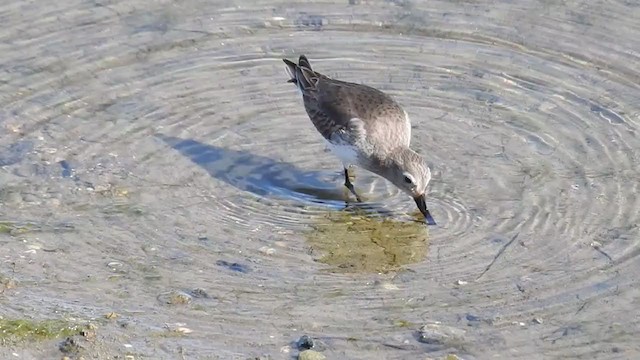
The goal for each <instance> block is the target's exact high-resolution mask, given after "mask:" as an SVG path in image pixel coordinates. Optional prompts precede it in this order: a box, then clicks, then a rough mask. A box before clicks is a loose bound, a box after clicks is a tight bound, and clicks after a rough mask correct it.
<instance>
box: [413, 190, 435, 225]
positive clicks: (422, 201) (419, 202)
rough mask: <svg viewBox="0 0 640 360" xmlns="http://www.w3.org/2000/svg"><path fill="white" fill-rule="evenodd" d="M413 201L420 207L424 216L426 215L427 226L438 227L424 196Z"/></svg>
mask: <svg viewBox="0 0 640 360" xmlns="http://www.w3.org/2000/svg"><path fill="white" fill-rule="evenodd" d="M413 200H415V202H416V205H418V209H419V210H420V212H421V213H422V215H424V221H425V222H426V223H427V225H436V221H435V220H434V219H433V216H431V213H430V212H429V209H427V202H426V200H425V198H424V194H422V195H420V196H416V197H414V198H413Z"/></svg>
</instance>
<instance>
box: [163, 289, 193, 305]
mask: <svg viewBox="0 0 640 360" xmlns="http://www.w3.org/2000/svg"><path fill="white" fill-rule="evenodd" d="M158 300H159V301H160V302H161V303H164V304H168V305H185V304H189V303H191V301H192V300H193V297H192V296H191V295H189V294H187V293H185V292H183V291H169V292H167V293H162V294H160V295H158Z"/></svg>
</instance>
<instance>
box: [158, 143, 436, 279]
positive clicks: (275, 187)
mask: <svg viewBox="0 0 640 360" xmlns="http://www.w3.org/2000/svg"><path fill="white" fill-rule="evenodd" d="M156 136H157V137H158V138H159V139H161V140H162V141H163V142H165V143H166V144H167V145H169V146H171V147H172V148H173V149H175V150H177V151H179V152H180V153H181V154H182V155H184V156H185V157H187V158H189V159H190V160H191V161H192V162H194V163H195V164H197V165H198V166H200V167H202V168H203V169H205V170H206V171H207V172H208V173H209V174H210V175H211V176H212V177H214V178H216V179H219V180H222V181H224V182H225V183H227V184H229V185H232V186H234V187H236V188H238V189H241V190H243V191H248V192H251V193H253V194H255V195H257V196H261V197H276V198H286V199H292V200H294V201H298V202H308V203H309V202H310V203H312V204H323V205H325V206H326V205H329V206H332V207H334V208H338V209H344V210H346V212H343V211H330V212H327V213H326V214H324V215H322V216H320V217H318V218H316V219H315V220H314V221H313V223H312V224H311V230H310V231H308V232H306V235H307V236H306V237H307V240H308V241H309V243H310V245H311V246H312V247H313V248H314V249H316V250H318V253H319V254H322V255H321V256H320V257H319V258H318V259H317V260H318V261H319V262H322V263H325V264H327V265H329V266H330V269H328V271H332V272H380V271H382V272H385V271H390V270H395V269H398V268H400V267H402V266H404V265H406V264H410V263H415V262H419V261H421V260H422V259H424V257H425V256H426V253H427V243H428V241H427V238H428V232H427V231H425V230H426V228H425V227H424V225H423V224H422V223H419V222H410V223H405V222H397V221H394V220H392V218H393V216H392V215H393V212H392V211H390V210H388V209H385V208H384V206H383V205H382V204H378V203H362V204H349V206H348V207H345V204H346V203H345V193H344V192H342V191H341V189H340V187H339V186H336V181H337V179H335V175H332V174H331V173H330V172H321V171H304V170H301V169H300V168H298V167H296V166H295V165H293V164H289V163H286V162H281V161H276V160H274V159H270V158H268V157H265V156H262V155H256V154H253V153H250V152H247V151H238V150H230V149H224V148H220V147H216V146H212V145H206V144H203V143H200V142H198V141H195V140H191V139H180V138H176V137H170V136H165V135H156ZM371 215H374V216H371Z"/></svg>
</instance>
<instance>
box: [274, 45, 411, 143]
mask: <svg viewBox="0 0 640 360" xmlns="http://www.w3.org/2000/svg"><path fill="white" fill-rule="evenodd" d="M283 61H284V62H285V64H287V72H288V73H289V75H290V76H291V79H290V80H289V82H293V83H295V84H296V86H297V87H298V88H299V89H300V91H301V92H302V95H303V100H304V105H305V109H306V110H307V114H308V115H309V118H310V119H311V121H312V122H313V125H314V126H315V127H316V129H317V130H318V132H320V133H321V134H322V136H323V137H324V138H325V139H327V140H331V141H347V142H353V141H357V140H358V139H357V138H356V137H359V136H364V135H365V134H367V133H369V134H370V135H373V134H378V136H383V137H384V136H385V134H384V133H385V132H386V131H388V130H389V128H388V126H389V125H392V126H394V124H395V126H397V127H398V129H400V128H402V129H404V127H405V122H406V119H405V117H404V111H403V110H402V109H401V108H400V106H399V105H398V104H397V103H396V102H395V101H394V100H393V99H392V98H391V97H389V96H388V95H386V94H385V93H383V92H381V91H379V90H377V89H375V88H372V87H369V86H366V85H360V84H355V83H350V82H344V81H339V80H335V79H331V78H328V77H326V76H324V75H322V74H320V73H317V72H315V71H313V70H312V69H311V65H310V63H309V60H308V59H307V58H306V57H305V56H304V55H301V56H300V58H299V60H298V64H295V63H294V62H292V61H289V60H286V59H283ZM354 118H357V119H360V120H356V121H352V119H354ZM382 118H385V122H384V123H385V124H386V126H387V127H386V128H384V127H383V126H382V125H381V124H382V123H383V122H381V121H377V120H378V119H382ZM394 120H396V121H394ZM347 130H348V131H347ZM373 138H375V137H371V138H370V139H369V140H373Z"/></svg>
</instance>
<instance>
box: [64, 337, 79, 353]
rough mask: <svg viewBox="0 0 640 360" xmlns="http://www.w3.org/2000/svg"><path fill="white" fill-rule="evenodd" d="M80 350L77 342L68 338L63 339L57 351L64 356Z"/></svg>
mask: <svg viewBox="0 0 640 360" xmlns="http://www.w3.org/2000/svg"><path fill="white" fill-rule="evenodd" d="M81 348H82V347H81V346H80V345H79V344H78V342H77V341H75V340H74V339H73V338H70V337H68V338H66V339H64V340H63V341H62V342H61V343H60V345H59V346H58V349H60V351H62V352H63V353H65V354H70V353H77V352H79V351H80V349H81Z"/></svg>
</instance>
